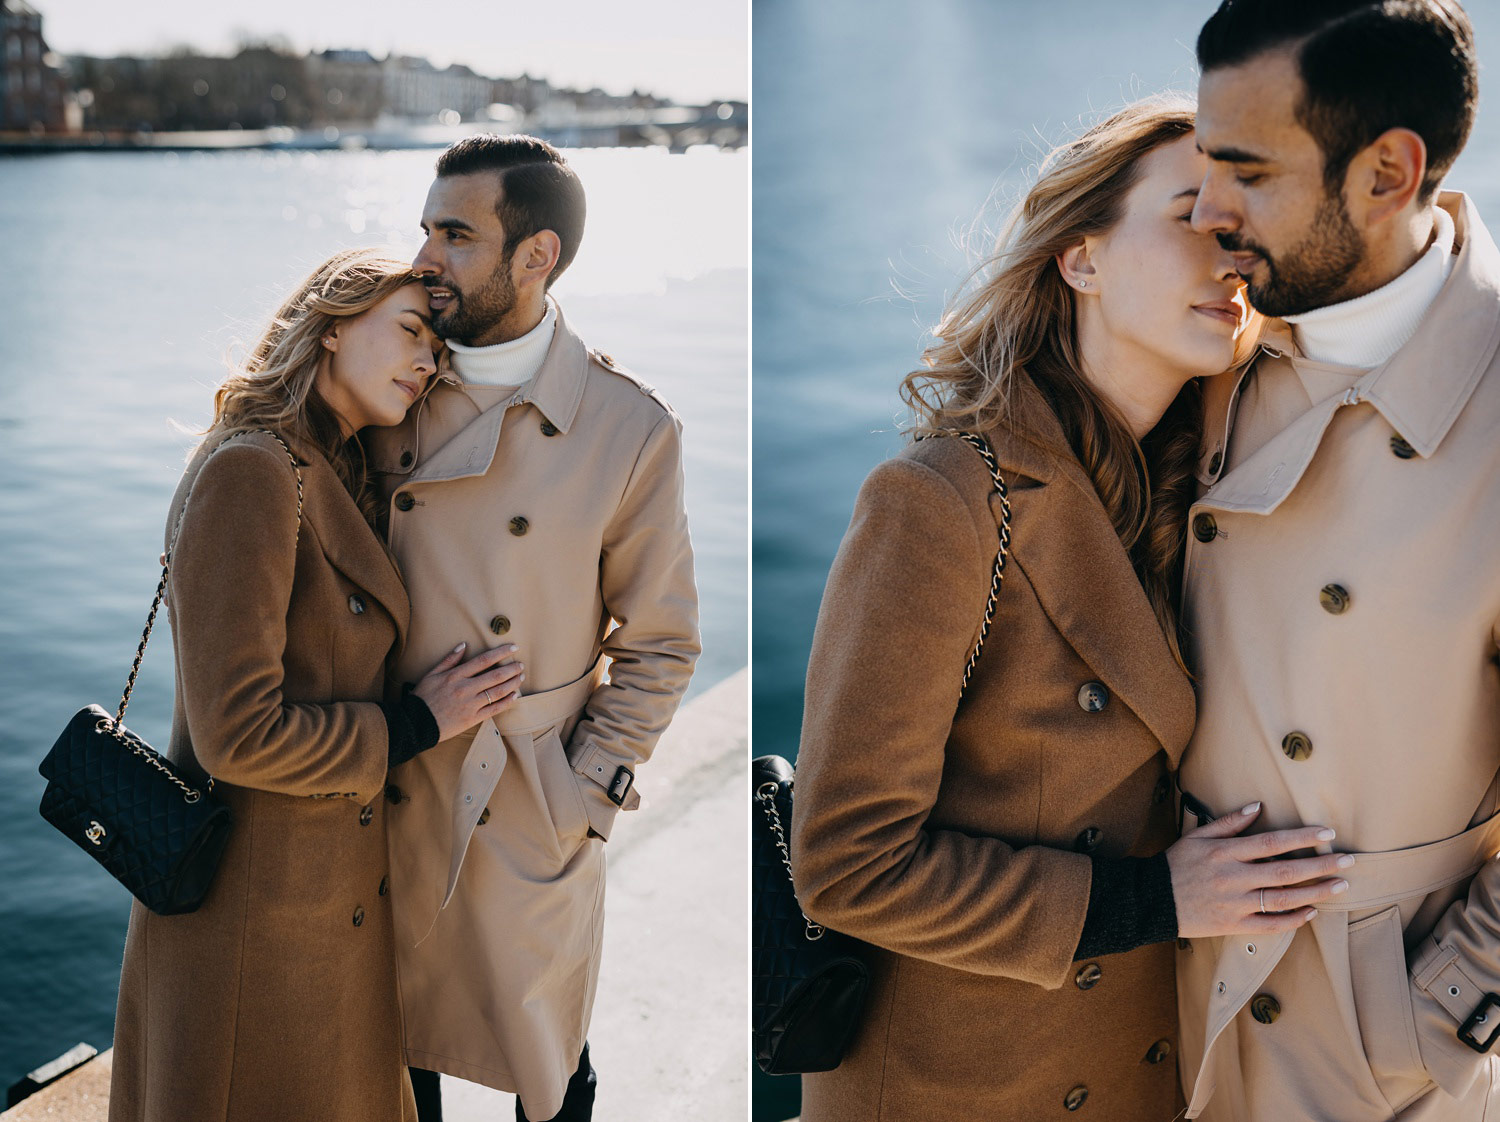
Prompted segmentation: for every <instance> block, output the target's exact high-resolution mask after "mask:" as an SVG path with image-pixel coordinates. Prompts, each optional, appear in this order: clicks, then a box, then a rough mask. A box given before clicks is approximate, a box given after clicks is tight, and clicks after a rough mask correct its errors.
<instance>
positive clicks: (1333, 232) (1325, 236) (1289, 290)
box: [1219, 194, 1365, 316]
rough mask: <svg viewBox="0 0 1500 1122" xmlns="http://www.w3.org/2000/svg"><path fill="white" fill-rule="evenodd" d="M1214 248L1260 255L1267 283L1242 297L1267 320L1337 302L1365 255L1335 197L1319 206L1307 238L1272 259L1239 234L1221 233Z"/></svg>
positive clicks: (1359, 238) (1252, 283)
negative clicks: (1248, 299) (1218, 245)
mask: <svg viewBox="0 0 1500 1122" xmlns="http://www.w3.org/2000/svg"><path fill="white" fill-rule="evenodd" d="M1219 244H1220V245H1222V246H1223V247H1224V248H1225V249H1227V250H1229V251H1231V252H1237V253H1255V254H1259V255H1260V259H1261V260H1262V261H1263V262H1265V267H1266V279H1265V280H1264V281H1261V282H1259V283H1257V282H1256V281H1248V282H1246V286H1245V293H1246V295H1247V296H1248V297H1249V298H1250V304H1251V306H1252V307H1254V308H1255V310H1256V311H1257V312H1260V313H1261V314H1262V315H1267V316H1295V315H1300V314H1301V313H1303V312H1310V311H1312V310H1313V309H1315V308H1325V307H1327V306H1328V305H1329V304H1334V303H1337V302H1338V300H1337V297H1338V294H1339V292H1340V290H1341V289H1343V287H1344V285H1345V284H1346V283H1347V282H1348V280H1349V276H1350V274H1352V273H1353V272H1354V270H1355V269H1356V268H1358V267H1359V263H1360V262H1361V261H1362V260H1364V256H1365V241H1364V238H1363V237H1362V236H1361V235H1360V232H1359V230H1358V228H1357V227H1356V226H1355V225H1354V223H1353V222H1351V221H1350V220H1349V212H1348V211H1347V210H1346V209H1345V208H1344V199H1343V196H1341V195H1337V194H1333V195H1328V196H1327V197H1325V198H1324V200H1323V201H1322V202H1321V203H1319V204H1318V210H1317V213H1316V214H1314V215H1313V221H1312V229H1310V230H1309V231H1308V234H1307V237H1305V238H1303V239H1302V241H1301V242H1300V243H1298V244H1297V245H1296V246H1294V247H1293V248H1292V249H1289V250H1287V251H1286V252H1285V253H1283V254H1280V255H1279V256H1277V257H1276V258H1274V259H1273V258H1272V257H1271V255H1270V254H1269V253H1268V252H1267V251H1266V250H1265V249H1264V248H1263V247H1262V246H1259V245H1256V244H1255V243H1254V242H1250V241H1246V240H1245V239H1243V238H1241V237H1240V236H1239V235H1238V234H1232V233H1231V234H1220V235H1219Z"/></svg>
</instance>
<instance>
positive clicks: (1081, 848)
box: [1073, 826, 1104, 853]
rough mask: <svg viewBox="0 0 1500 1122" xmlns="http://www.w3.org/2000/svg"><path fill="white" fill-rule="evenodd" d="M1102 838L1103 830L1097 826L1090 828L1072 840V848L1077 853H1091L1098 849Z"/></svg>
mask: <svg viewBox="0 0 1500 1122" xmlns="http://www.w3.org/2000/svg"><path fill="white" fill-rule="evenodd" d="M1103 837H1104V831H1103V830H1101V829H1099V827H1098V826H1090V827H1088V828H1087V829H1086V830H1084V831H1083V832H1082V833H1080V834H1079V835H1078V837H1077V838H1075V839H1074V840H1073V848H1074V849H1076V850H1077V851H1078V852H1079V853H1092V852H1094V850H1096V849H1098V848H1099V841H1100V839H1102V838H1103Z"/></svg>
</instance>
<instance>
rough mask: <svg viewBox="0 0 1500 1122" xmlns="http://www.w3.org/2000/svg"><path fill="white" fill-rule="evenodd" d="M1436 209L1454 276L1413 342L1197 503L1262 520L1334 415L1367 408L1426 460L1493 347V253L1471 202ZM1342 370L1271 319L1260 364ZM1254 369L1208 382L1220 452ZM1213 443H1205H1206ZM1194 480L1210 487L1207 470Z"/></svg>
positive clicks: (1499, 307)
mask: <svg viewBox="0 0 1500 1122" xmlns="http://www.w3.org/2000/svg"><path fill="white" fill-rule="evenodd" d="M1438 205H1439V206H1441V207H1443V208H1444V209H1445V210H1447V211H1448V213H1449V214H1450V215H1451V216H1452V217H1453V221H1454V227H1455V240H1454V244H1455V246H1457V247H1458V254H1457V258H1458V259H1457V260H1456V261H1455V262H1454V264H1453V272H1452V274H1451V275H1450V276H1449V278H1448V280H1447V281H1446V282H1445V283H1444V285H1443V288H1442V290H1441V291H1440V292H1439V293H1438V296H1437V299H1436V300H1434V301H1433V303H1432V307H1431V308H1429V309H1428V312H1427V315H1426V316H1425V317H1423V320H1422V323H1421V325H1420V326H1419V327H1418V328H1417V331H1416V334H1415V335H1413V336H1412V337H1411V339H1409V340H1408V341H1407V342H1406V343H1405V345H1403V346H1402V347H1401V349H1400V350H1398V351H1397V352H1396V353H1395V354H1394V355H1392V356H1391V357H1390V358H1389V359H1388V360H1387V361H1386V362H1384V363H1382V364H1381V365H1380V366H1376V367H1373V368H1372V369H1370V370H1369V371H1367V372H1366V373H1365V374H1363V375H1362V376H1360V377H1359V378H1357V379H1356V380H1355V381H1354V383H1353V385H1351V386H1350V387H1349V388H1348V389H1347V390H1345V391H1344V392H1343V393H1341V394H1334V395H1333V396H1332V397H1329V398H1327V399H1325V400H1323V401H1320V402H1316V403H1314V404H1313V405H1312V407H1311V408H1310V409H1308V411H1307V412H1306V413H1304V414H1303V415H1302V416H1301V417H1299V418H1298V419H1297V420H1295V421H1293V422H1292V423H1291V424H1290V425H1288V426H1287V427H1286V428H1285V429H1284V430H1282V432H1281V433H1280V434H1278V435H1277V436H1276V437H1274V438H1272V440H1270V441H1269V442H1268V443H1267V444H1265V445H1264V446H1262V447H1261V448H1260V449H1258V450H1257V451H1256V452H1255V453H1254V454H1252V455H1251V456H1250V457H1249V458H1248V459H1246V461H1245V462H1244V463H1242V464H1238V465H1236V466H1235V467H1234V469H1233V470H1232V471H1230V472H1229V473H1228V474H1227V475H1226V476H1225V477H1224V478H1223V480H1221V481H1220V482H1219V484H1218V485H1217V486H1215V487H1214V488H1213V490H1212V491H1211V492H1210V493H1209V494H1208V495H1206V496H1205V497H1204V501H1205V503H1207V504H1208V505H1212V506H1215V507H1218V508H1220V509H1223V510H1231V511H1240V512H1244V513H1252V514H1269V513H1271V512H1272V511H1274V510H1275V509H1276V508H1277V507H1278V506H1279V505H1280V504H1281V502H1282V501H1283V500H1284V499H1285V498H1286V497H1287V496H1288V495H1290V494H1291V492H1292V490H1293V489H1294V488H1295V487H1296V485H1297V483H1298V481H1300V480H1301V478H1302V476H1303V474H1304V473H1305V472H1306V471H1307V467H1308V465H1309V464H1310V463H1311V462H1312V458H1313V455H1314V454H1315V453H1316V452H1317V450H1318V447H1319V445H1320V444H1321V443H1322V439H1323V434H1324V433H1325V432H1327V430H1328V426H1329V425H1330V424H1331V423H1332V421H1333V418H1334V416H1335V414H1336V413H1337V412H1338V410H1340V409H1342V408H1344V407H1346V406H1350V405H1360V404H1368V405H1371V406H1373V407H1374V408H1375V409H1376V410H1377V411H1378V412H1379V413H1380V415H1381V416H1382V417H1384V418H1385V419H1386V421H1387V422H1388V423H1389V424H1390V426H1391V428H1393V429H1394V430H1395V431H1396V432H1397V433H1398V434H1399V435H1400V436H1401V437H1402V439H1404V440H1405V441H1406V442H1407V443H1408V444H1410V445H1411V446H1412V448H1413V449H1414V450H1415V451H1416V453H1417V454H1418V455H1420V456H1421V457H1422V458H1423V459H1426V458H1428V457H1430V456H1432V455H1433V454H1434V453H1435V452H1436V451H1437V450H1438V447H1439V446H1440V445H1441V444H1442V442H1443V438H1444V437H1446V436H1447V435H1448V432H1449V430H1450V429H1452V427H1453V424H1454V422H1455V421H1457V420H1458V415H1459V414H1460V413H1461V412H1463V408H1464V406H1465V405H1466V404H1467V403H1468V400H1469V398H1470V397H1471V396H1472V395H1473V393H1474V390H1475V388H1476V387H1477V386H1478V385H1479V380H1480V378H1481V377H1482V376H1483V375H1484V372H1485V371H1486V370H1487V369H1489V367H1490V364H1491V363H1492V362H1493V360H1494V358H1495V352H1496V349H1497V347H1500V250H1497V249H1496V247H1495V243H1494V241H1493V240H1492V239H1491V237H1490V234H1489V231H1488V230H1486V229H1485V227H1484V224H1483V222H1481V221H1480V218H1479V213H1478V211H1477V210H1476V209H1475V207H1474V204H1473V202H1472V201H1471V200H1470V199H1469V198H1468V197H1467V196H1466V195H1463V194H1461V193H1459V192H1457V191H1444V192H1442V193H1441V194H1440V195H1439V196H1438ZM1267 359H1269V360H1272V361H1286V362H1290V363H1292V364H1293V365H1294V366H1312V367H1319V368H1323V369H1330V370H1350V369H1351V368H1349V367H1340V366H1335V365H1334V364H1331V363H1315V362H1313V361H1312V360H1311V359H1308V358H1307V357H1306V356H1304V355H1303V354H1302V353H1301V351H1300V350H1299V349H1298V348H1297V346H1296V342H1295V337H1294V335H1293V333H1292V330H1291V328H1290V326H1289V325H1287V324H1285V323H1283V322H1281V321H1280V320H1274V321H1272V322H1271V323H1270V324H1269V325H1268V326H1267V328H1266V329H1265V332H1264V334H1263V335H1262V338H1261V356H1260V357H1259V358H1257V360H1256V364H1255V365H1256V366H1259V365H1260V363H1262V362H1265V361H1266V360H1267ZM1254 376H1255V370H1254V368H1253V367H1252V368H1251V369H1249V370H1247V371H1246V372H1245V373H1244V374H1242V375H1241V376H1240V377H1239V378H1237V379H1234V380H1232V381H1230V380H1227V379H1231V378H1233V376H1232V375H1226V376H1225V377H1224V379H1211V380H1210V384H1209V386H1208V387H1207V389H1206V391H1205V410H1204V416H1205V423H1206V425H1207V431H1208V433H1209V434H1210V436H1211V437H1212V436H1215V435H1217V436H1220V437H1222V439H1221V440H1220V441H1219V447H1220V448H1223V447H1227V437H1228V432H1229V429H1230V428H1231V427H1232V425H1233V420H1234V410H1235V408H1236V406H1237V404H1238V400H1239V393H1240V391H1241V389H1243V387H1244V385H1245V380H1246V379H1247V378H1251V377H1254ZM1212 443H1213V442H1212V440H1210V441H1206V442H1205V445H1206V446H1208V445H1211V444H1212ZM1199 478H1200V480H1202V481H1203V482H1205V483H1207V482H1211V481H1212V477H1211V475H1209V474H1208V472H1207V467H1206V465H1200V472H1199Z"/></svg>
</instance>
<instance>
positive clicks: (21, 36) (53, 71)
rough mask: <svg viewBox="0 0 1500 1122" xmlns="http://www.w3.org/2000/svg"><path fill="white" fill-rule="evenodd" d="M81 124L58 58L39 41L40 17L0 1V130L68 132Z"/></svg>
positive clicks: (18, 0)
mask: <svg viewBox="0 0 1500 1122" xmlns="http://www.w3.org/2000/svg"><path fill="white" fill-rule="evenodd" d="M80 124H81V117H80V116H79V112H78V103H77V100H76V99H75V98H74V97H73V95H72V93H71V91H70V90H69V88H68V80H67V78H66V76H65V75H64V73H63V70H62V60H61V59H60V58H58V56H57V55H55V54H53V53H52V52H51V51H50V50H48V49H47V40H46V39H44V38H43V37H42V17H41V14H40V13H38V12H37V10H36V9H35V8H32V7H30V6H29V5H27V4H25V3H23V2H22V0H0V129H5V130H23V129H24V130H26V131H27V132H32V133H45V132H67V131H76V130H77V129H78V128H79V126H80Z"/></svg>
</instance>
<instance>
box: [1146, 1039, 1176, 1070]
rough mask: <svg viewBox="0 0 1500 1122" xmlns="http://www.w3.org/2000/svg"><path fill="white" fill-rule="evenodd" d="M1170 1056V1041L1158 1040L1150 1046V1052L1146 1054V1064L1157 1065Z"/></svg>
mask: <svg viewBox="0 0 1500 1122" xmlns="http://www.w3.org/2000/svg"><path fill="white" fill-rule="evenodd" d="M1171 1054H1172V1042H1171V1041H1170V1040H1158V1041H1157V1042H1156V1043H1155V1044H1153V1045H1151V1050H1150V1051H1149V1052H1147V1053H1146V1062H1147V1063H1148V1064H1159V1063H1161V1062H1162V1061H1163V1060H1164V1059H1166V1058H1167V1057H1168V1056H1170V1055H1171Z"/></svg>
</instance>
